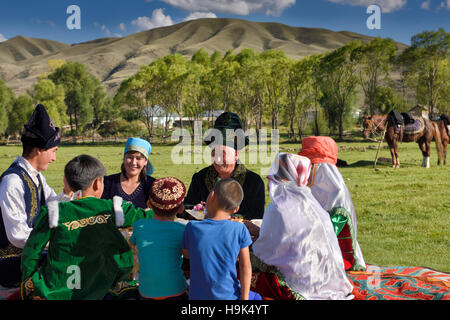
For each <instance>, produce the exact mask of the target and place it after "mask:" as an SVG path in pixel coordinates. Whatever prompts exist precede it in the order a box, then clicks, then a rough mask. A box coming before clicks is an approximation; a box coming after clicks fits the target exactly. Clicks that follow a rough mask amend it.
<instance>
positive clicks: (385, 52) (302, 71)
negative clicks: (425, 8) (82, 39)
mask: <svg viewBox="0 0 450 320" xmlns="http://www.w3.org/2000/svg"><path fill="white" fill-rule="evenodd" d="M48 64H49V69H50V72H49V73H48V74H43V75H41V76H40V77H39V79H38V82H37V83H36V85H35V86H34V88H33V89H32V90H31V91H30V92H28V93H26V94H22V95H19V96H17V97H16V96H15V95H14V94H13V92H12V91H11V89H9V88H8V87H7V86H6V85H5V83H4V82H2V81H1V80H0V134H2V135H3V136H5V137H9V136H14V135H18V134H20V132H21V130H22V128H23V124H24V123H25V122H26V121H27V119H28V118H29V117H30V115H31V113H32V111H33V109H34V106H35V104H37V103H42V104H44V105H45V106H46V107H47V109H48V112H49V114H50V117H51V118H52V119H53V120H54V122H55V124H56V125H58V126H68V128H69V129H68V130H65V135H80V134H81V135H86V134H88V133H89V132H97V133H99V134H101V135H114V134H118V133H119V132H122V133H124V134H130V135H132V134H139V133H142V126H141V125H140V124H143V125H144V126H145V131H146V132H145V134H144V135H147V136H148V137H149V138H150V139H152V137H153V136H154V135H155V121H154V118H155V114H156V111H157V110H158V112H159V114H158V116H163V117H164V118H165V119H166V120H168V119H169V118H170V117H171V115H173V114H176V116H177V117H178V118H179V119H180V120H181V119H183V118H185V117H188V118H189V119H191V120H192V121H194V120H199V119H201V118H203V117H204V116H205V114H209V115H211V114H213V112H214V111H217V110H223V111H233V112H237V113H238V114H239V115H240V116H241V119H242V121H243V127H244V130H247V129H250V128H254V129H256V131H257V132H258V131H259V130H260V129H261V128H262V127H263V123H270V126H271V128H272V129H278V128H279V127H280V126H285V127H287V128H288V133H289V138H290V139H291V140H295V139H296V138H300V139H301V137H302V135H304V134H305V130H306V127H307V126H309V128H310V130H311V131H312V133H313V134H315V135H320V134H324V133H325V134H330V133H337V134H338V135H339V137H340V138H342V137H343V135H344V130H345V128H348V126H349V125H351V123H352V122H353V121H354V117H353V115H354V112H355V110H356V109H359V110H360V111H361V112H363V113H365V114H386V113H388V112H389V111H390V110H393V109H395V110H399V111H406V110H408V109H410V108H411V107H413V106H414V105H415V104H422V105H425V106H427V108H428V112H429V114H430V116H434V115H439V114H440V113H447V114H448V113H449V111H450V106H449V101H450V34H449V33H447V32H446V31H445V30H444V29H439V30H437V31H424V32H422V33H420V34H417V35H414V36H413V37H412V38H411V46H409V47H408V48H406V49H405V50H403V51H402V52H400V51H399V50H398V48H397V44H396V43H395V42H394V41H393V40H392V39H389V38H387V39H382V38H374V39H373V40H372V41H370V42H369V43H366V44H364V43H362V42H361V41H353V42H351V43H349V44H347V45H345V46H342V47H340V48H337V49H335V50H332V51H329V52H326V53H323V54H314V55H310V56H307V57H305V58H303V59H292V58H289V57H287V56H286V54H285V53H284V52H282V51H279V50H267V51H264V52H262V53H259V52H256V51H255V50H253V49H243V50H242V51H241V52H239V53H237V54H235V53H234V52H233V51H232V50H230V51H228V52H226V53H225V54H224V55H221V54H220V53H219V52H214V53H212V54H208V53H207V52H206V51H205V50H203V49H200V50H199V51H197V52H196V53H195V54H194V55H193V56H192V57H191V58H186V57H184V56H182V55H180V54H178V53H175V54H170V55H167V56H165V57H162V58H159V59H157V60H155V61H153V62H152V63H151V64H150V65H144V66H141V68H140V70H139V71H138V72H137V73H136V74H134V75H133V76H131V77H130V78H128V79H126V80H125V81H123V82H122V83H121V85H120V88H119V89H118V91H117V92H116V94H114V95H108V94H107V93H106V91H105V89H104V87H103V85H102V83H101V81H100V80H99V79H98V78H96V77H95V76H93V75H92V74H90V73H89V71H88V70H87V68H86V67H85V66H84V65H83V64H81V63H78V62H65V61H62V60H50V61H49V62H48ZM179 125H180V126H181V127H182V128H183V125H184V124H183V121H179ZM140 130H141V131H140ZM162 130H163V132H162V135H163V137H164V139H165V140H166V139H167V138H168V136H169V121H164V125H163V129H162Z"/></svg>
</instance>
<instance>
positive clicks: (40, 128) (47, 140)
mask: <svg viewBox="0 0 450 320" xmlns="http://www.w3.org/2000/svg"><path fill="white" fill-rule="evenodd" d="M20 140H21V141H22V143H23V144H27V145H31V146H33V147H37V148H40V149H44V150H48V149H51V148H53V147H56V146H59V144H60V143H61V136H60V133H59V128H58V127H55V125H54V124H53V122H52V120H51V119H50V116H49V115H48V113H47V110H45V107H44V106H43V105H42V104H38V105H37V106H36V109H34V112H33V114H32V115H31V118H30V120H29V121H28V124H26V125H25V126H24V128H23V132H22V137H21V139H20Z"/></svg>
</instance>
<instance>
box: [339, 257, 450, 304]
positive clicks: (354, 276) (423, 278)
mask: <svg viewBox="0 0 450 320" xmlns="http://www.w3.org/2000/svg"><path fill="white" fill-rule="evenodd" d="M347 276H348V277H349V278H350V280H352V282H353V285H354V290H353V294H354V295H355V300H450V274H449V273H445V272H440V271H436V270H432V269H429V268H425V267H380V266H375V265H367V268H366V271H348V272H347Z"/></svg>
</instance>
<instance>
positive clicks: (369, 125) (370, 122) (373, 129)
mask: <svg viewBox="0 0 450 320" xmlns="http://www.w3.org/2000/svg"><path fill="white" fill-rule="evenodd" d="M386 118H387V116H386V115H373V116H366V115H364V116H363V128H364V130H363V137H364V139H366V140H367V139H369V138H370V137H371V136H372V135H375V134H378V135H381V134H383V132H384V127H385V126H386Z"/></svg>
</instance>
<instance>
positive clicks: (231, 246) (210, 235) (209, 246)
mask: <svg viewBox="0 0 450 320" xmlns="http://www.w3.org/2000/svg"><path fill="white" fill-rule="evenodd" d="M251 243H252V239H251V237H250V233H249V232H248V230H247V227H246V226H245V225H244V224H242V223H240V222H235V221H229V220H213V219H205V220H202V221H191V222H189V223H188V224H187V226H186V230H185V232H184V235H183V243H182V247H183V248H184V249H186V250H187V251H188V252H189V261H190V285H189V299H191V300H237V299H240V296H241V287H240V283H239V280H238V278H237V270H236V261H237V258H238V255H239V251H240V250H241V249H243V248H246V247H248V246H249V245H251Z"/></svg>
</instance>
